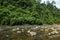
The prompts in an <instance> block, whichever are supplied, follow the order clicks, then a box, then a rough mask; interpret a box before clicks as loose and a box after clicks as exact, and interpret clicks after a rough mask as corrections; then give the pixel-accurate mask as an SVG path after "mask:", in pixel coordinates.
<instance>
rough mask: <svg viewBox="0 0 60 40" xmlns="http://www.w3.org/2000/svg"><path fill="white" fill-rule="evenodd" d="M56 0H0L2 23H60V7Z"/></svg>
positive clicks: (0, 18)
mask: <svg viewBox="0 0 60 40" xmlns="http://www.w3.org/2000/svg"><path fill="white" fill-rule="evenodd" d="M54 3H55V2H54V1H52V2H51V3H50V2H49V1H48V2H47V4H45V3H41V0H0V25H23V24H30V25H43V24H54V23H60V9H58V8H57V7H56V6H54Z"/></svg>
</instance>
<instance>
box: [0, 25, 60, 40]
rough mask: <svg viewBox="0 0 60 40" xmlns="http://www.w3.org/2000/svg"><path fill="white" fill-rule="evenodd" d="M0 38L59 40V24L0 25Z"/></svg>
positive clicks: (13, 39)
mask: <svg viewBox="0 0 60 40" xmlns="http://www.w3.org/2000/svg"><path fill="white" fill-rule="evenodd" d="M0 40H60V25H29V26H1V27H0Z"/></svg>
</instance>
